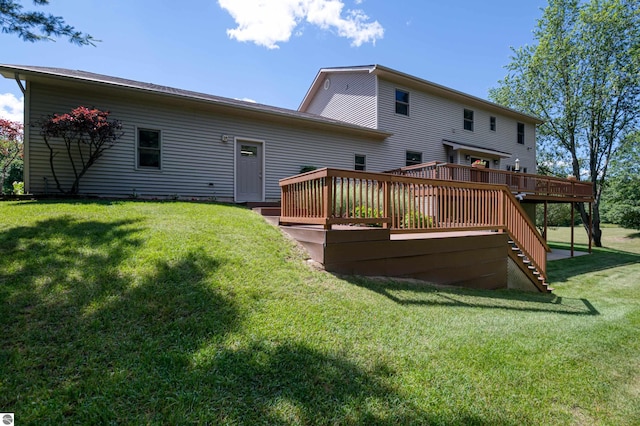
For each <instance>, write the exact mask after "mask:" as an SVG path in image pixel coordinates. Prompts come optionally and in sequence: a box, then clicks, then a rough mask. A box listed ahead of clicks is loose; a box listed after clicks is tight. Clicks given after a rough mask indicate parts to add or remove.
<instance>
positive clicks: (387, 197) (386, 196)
mask: <svg viewBox="0 0 640 426" xmlns="http://www.w3.org/2000/svg"><path fill="white" fill-rule="evenodd" d="M382 185H383V186H382V191H383V196H382V202H383V203H384V217H385V219H389V220H391V182H389V181H388V180H385V181H384V182H382ZM392 227H393V224H392V223H391V222H390V221H389V222H385V223H383V224H382V228H383V229H389V228H392Z"/></svg>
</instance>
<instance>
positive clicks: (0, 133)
mask: <svg viewBox="0 0 640 426" xmlns="http://www.w3.org/2000/svg"><path fill="white" fill-rule="evenodd" d="M22 137H23V126H22V123H18V122H17V121H10V120H5V119H3V118H0V194H1V193H3V192H4V191H5V189H4V186H5V179H6V177H7V176H8V175H9V172H10V171H11V170H12V166H13V165H14V164H15V163H16V161H18V160H20V159H22V157H23V144H22Z"/></svg>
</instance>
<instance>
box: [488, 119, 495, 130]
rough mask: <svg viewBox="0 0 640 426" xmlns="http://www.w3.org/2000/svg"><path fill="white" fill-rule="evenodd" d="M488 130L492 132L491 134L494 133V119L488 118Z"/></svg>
mask: <svg viewBox="0 0 640 426" xmlns="http://www.w3.org/2000/svg"><path fill="white" fill-rule="evenodd" d="M489 129H491V131H493V132H495V131H496V118H495V117H489Z"/></svg>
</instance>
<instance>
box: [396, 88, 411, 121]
mask: <svg viewBox="0 0 640 426" xmlns="http://www.w3.org/2000/svg"><path fill="white" fill-rule="evenodd" d="M396 114H402V115H409V92H405V91H404V90H399V89H396Z"/></svg>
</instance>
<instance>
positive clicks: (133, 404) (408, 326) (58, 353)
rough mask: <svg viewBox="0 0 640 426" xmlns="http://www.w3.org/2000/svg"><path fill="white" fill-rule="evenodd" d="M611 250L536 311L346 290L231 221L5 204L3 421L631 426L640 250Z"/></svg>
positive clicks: (155, 211)
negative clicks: (12, 417) (11, 417)
mask: <svg viewBox="0 0 640 426" xmlns="http://www.w3.org/2000/svg"><path fill="white" fill-rule="evenodd" d="M606 231H608V230H606ZM616 232H620V237H619V238H620V241H618V242H617V243H619V245H618V246H616V250H609V249H602V250H596V252H595V254H593V255H592V256H584V257H581V258H575V259H568V260H562V261H556V262H551V263H550V265H549V275H550V280H551V284H552V285H553V287H555V288H556V291H555V294H553V295H542V294H533V293H520V292H513V291H511V292H506V291H505V292H485V291H471V290H458V289H447V288H436V287H431V286H428V285H425V284H418V283H411V282H394V281H387V280H368V279H364V278H355V277H346V278H345V277H342V278H339V277H334V276H332V275H330V274H327V273H324V272H320V271H315V270H312V269H311V268H309V267H308V266H307V265H305V262H304V260H303V259H304V257H303V254H302V253H301V252H300V251H299V250H298V249H297V248H296V247H295V246H294V245H293V244H292V243H291V242H290V241H288V240H287V239H286V238H285V237H283V236H282V235H281V234H280V232H279V231H278V230H277V229H275V228H274V227H271V226H269V225H267V224H266V223H265V222H264V221H263V220H262V218H260V217H258V216H257V215H255V214H254V213H252V212H250V211H248V210H245V209H242V208H238V207H229V206H222V205H215V204H190V203H179V202H175V203H151V202H106V201H105V202H64V201H61V202H55V201H53V202H11V203H9V202H7V203H1V204H0V327H1V330H2V333H1V334H0V412H7V411H9V412H15V414H16V423H17V424H60V423H75V424H104V423H127V424H129V423H134V424H136V423H137V424H140V423H142V424H146V423H163V424H189V423H200V424H323V425H324V424H367V425H370V424H390V425H391V424H393V425H395V424H492V425H516V424H517V425H521V424H554V425H556V424H612V425H613V424H616V425H619V424H623V425H624V424H629V425H631V424H638V422H640V406H639V405H638V404H637V401H638V399H639V397H640V385H639V383H640V373H639V371H640V339H638V334H639V331H640V291H639V290H640V280H638V279H637V278H636V277H638V276H640V247H638V242H637V241H639V239H638V235H637V234H633V233H631V232H630V231H618V230H616ZM634 235H635V237H634ZM606 236H607V232H605V244H607V240H606Z"/></svg>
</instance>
